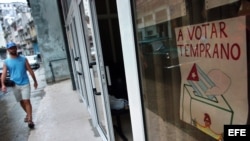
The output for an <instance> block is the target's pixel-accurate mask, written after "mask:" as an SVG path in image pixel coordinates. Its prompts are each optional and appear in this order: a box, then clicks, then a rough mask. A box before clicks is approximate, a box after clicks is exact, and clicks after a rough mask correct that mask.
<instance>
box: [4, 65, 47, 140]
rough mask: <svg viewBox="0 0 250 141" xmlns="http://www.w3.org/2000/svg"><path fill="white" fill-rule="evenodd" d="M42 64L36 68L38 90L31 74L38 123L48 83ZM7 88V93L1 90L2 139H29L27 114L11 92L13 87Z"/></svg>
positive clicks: (32, 98)
mask: <svg viewBox="0 0 250 141" xmlns="http://www.w3.org/2000/svg"><path fill="white" fill-rule="evenodd" d="M40 66H41V67H40V68H39V69H37V70H34V73H35V75H36V78H37V82H38V88H37V89H36V90H35V89H34V87H33V80H32V78H31V77H30V76H29V78H30V82H31V104H32V108H33V120H34V123H36V121H35V119H36V111H37V109H38V107H39V103H40V101H41V99H42V98H43V97H44V95H45V91H44V88H45V87H46V85H47V84H46V81H45V76H44V68H43V65H42V64H41V65H40ZM27 73H28V72H27ZM7 89H8V90H7V91H8V92H7V93H6V94H3V92H2V91H0V141H27V140H28V137H29V132H30V129H29V127H28V125H27V123H25V122H24V117H25V116H26V114H25V112H24V111H23V109H22V108H21V106H20V104H19V102H16V100H15V97H14V95H13V94H12V93H11V88H7Z"/></svg>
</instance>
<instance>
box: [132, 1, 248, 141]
mask: <svg viewBox="0 0 250 141" xmlns="http://www.w3.org/2000/svg"><path fill="white" fill-rule="evenodd" d="M248 8H249V2H247V1H244V0H243V1H238V0H233V1H230V2H229V1H216V0H192V1H184V0H168V1H166V0H136V1H135V10H134V11H135V18H136V20H135V21H136V30H137V43H138V45H137V51H138V58H139V69H140V79H141V81H140V82H141V87H142V96H143V106H144V111H145V112H144V117H145V123H146V132H147V138H148V140H149V141H155V140H160V141H167V140H171V141H183V140H188V141H200V140H202V141H212V140H222V139H223V133H224V131H223V128H224V125H226V124H229V125H230V124H249V120H248V115H249V109H248V107H249V101H248V95H249V94H248V87H247V79H246V78H247V73H248V70H247V52H246V46H247V44H246V42H247V41H248V40H247V39H248V36H247V35H246V28H245V27H248V26H249V25H248V24H249V22H246V21H248V17H247V16H245V15H246V14H249V12H250V11H249V10H248ZM237 72H241V73H240V74H239V73H237ZM238 83H240V84H238ZM239 91H240V92H239ZM236 93H237V94H238V93H240V94H239V95H235V94H236Z"/></svg>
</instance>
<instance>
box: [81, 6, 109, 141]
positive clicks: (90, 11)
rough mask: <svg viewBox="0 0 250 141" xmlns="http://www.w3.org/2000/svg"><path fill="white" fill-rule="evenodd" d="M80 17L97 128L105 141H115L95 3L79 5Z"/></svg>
mask: <svg viewBox="0 0 250 141" xmlns="http://www.w3.org/2000/svg"><path fill="white" fill-rule="evenodd" d="M79 10H80V16H81V21H82V25H83V27H82V30H83V32H84V38H85V49H86V52H87V57H88V59H87V61H88V66H89V74H90V76H91V83H92V92H93V101H94V105H95V106H94V107H95V109H94V112H93V113H95V119H96V127H97V129H98V132H99V133H100V135H101V136H102V138H103V139H106V140H109V141H113V140H114V134H113V125H112V119H111V114H110V105H109V99H108V98H109V97H108V91H107V83H106V75H105V67H104V61H103V57H102V51H101V50H100V41H99V34H98V27H97V25H96V21H95V20H94V19H95V6H94V2H93V1H91V2H90V1H88V2H84V3H83V1H81V3H80V4H79Z"/></svg>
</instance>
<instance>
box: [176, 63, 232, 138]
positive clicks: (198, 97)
mask: <svg viewBox="0 0 250 141" xmlns="http://www.w3.org/2000/svg"><path fill="white" fill-rule="evenodd" d="M186 82H187V83H183V87H182V88H183V90H182V96H181V103H180V104H181V105H180V106H181V111H180V114H181V117H180V118H181V120H183V121H185V122H186V123H189V124H191V125H193V126H196V127H197V128H199V129H200V130H202V131H203V132H206V133H207V134H210V135H211V136H213V137H215V136H216V135H221V134H222V133H223V130H224V125H225V124H226V125H229V124H232V121H233V117H234V112H233V110H232V108H231V106H230V103H229V102H228V101H227V99H226V98H225V97H224V95H225V94H226V93H227V90H228V88H229V87H230V83H231V80H230V78H229V77H228V76H227V75H226V74H224V73H223V72H222V71H221V70H217V69H214V70H211V71H209V73H207V74H206V73H205V72H204V71H203V70H202V69H201V68H200V67H199V66H198V65H197V64H194V65H193V67H192V69H191V71H190V73H189V76H188V77H187V81H186ZM207 121H209V125H208V124H207ZM198 125H200V126H198ZM215 134H216V135H215ZM215 138H217V137H215Z"/></svg>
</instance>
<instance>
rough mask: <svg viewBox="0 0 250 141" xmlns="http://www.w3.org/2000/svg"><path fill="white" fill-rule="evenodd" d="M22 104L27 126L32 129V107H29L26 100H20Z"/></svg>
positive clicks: (29, 103)
mask: <svg viewBox="0 0 250 141" xmlns="http://www.w3.org/2000/svg"><path fill="white" fill-rule="evenodd" d="M22 101H23V103H24V107H25V111H26V113H27V118H28V121H27V122H28V126H29V127H30V128H34V126H35V125H34V123H33V120H32V105H31V102H30V100H29V99H27V100H22Z"/></svg>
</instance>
